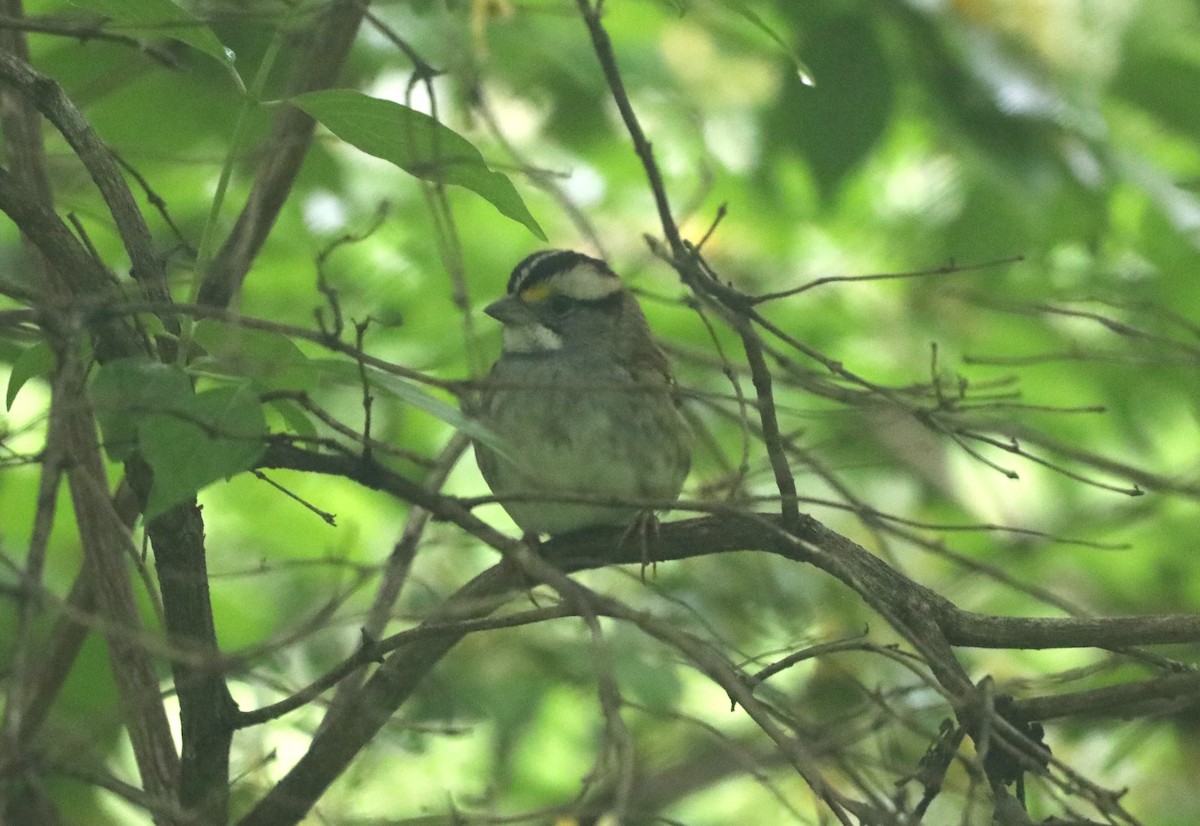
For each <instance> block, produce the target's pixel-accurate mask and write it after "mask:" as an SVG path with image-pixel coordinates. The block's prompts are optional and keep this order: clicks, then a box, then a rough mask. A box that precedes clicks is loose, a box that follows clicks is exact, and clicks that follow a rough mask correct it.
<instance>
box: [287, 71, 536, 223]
mask: <svg viewBox="0 0 1200 826" xmlns="http://www.w3.org/2000/svg"><path fill="white" fill-rule="evenodd" d="M291 103H293V104H294V105H296V106H298V107H300V108H301V109H303V110H304V111H305V112H307V113H308V114H310V115H312V116H313V117H314V118H316V119H317V120H318V121H320V122H321V123H322V124H323V125H324V126H325V128H326V129H328V130H329V131H330V132H332V133H333V134H335V135H337V136H338V137H339V138H341V139H342V140H344V141H346V142H347V143H349V144H351V145H352V146H355V147H357V148H358V149H361V150H362V151H363V152H366V153H367V154H368V155H374V156H375V157H377V158H382V159H383V160H385V161H388V162H389V163H392V164H395V165H396V166H398V167H400V168H401V169H403V170H404V171H405V172H407V173H409V174H410V175H413V176H415V177H417V178H421V179H422V180H426V181H434V182H436V183H446V184H456V185H458V186H461V187H465V188H467V189H469V190H471V191H472V192H474V193H475V194H476V195H479V196H480V197H482V198H484V199H485V200H486V201H487V202H488V203H490V204H491V205H492V206H494V207H495V208H496V209H498V210H500V212H501V214H503V215H505V216H506V217H508V218H511V219H512V220H514V221H516V222H517V223H519V224H524V225H525V227H527V228H528V229H529V231H530V232H532V233H533V234H534V235H536V236H537V237H538V238H540V239H542V240H543V241H544V240H546V234H545V233H544V232H542V228H541V227H540V226H538V223H537V221H536V220H534V218H533V215H532V214H530V212H529V208H528V207H526V206H525V202H524V201H523V200H521V196H520V194H518V193H517V189H516V187H514V186H513V184H512V181H510V180H509V179H508V178H507V177H506V176H505V175H503V174H501V173H499V172H495V171H493V170H491V169H489V168H488V165H487V162H486V161H484V159H483V155H481V154H480V152H479V150H478V149H476V148H475V147H474V146H473V145H472V144H471V142H470V141H468V140H467V139H466V138H464V137H463V136H462V135H459V134H458V133H457V132H455V131H454V130H453V129H450V128H448V127H446V126H443V125H442V124H441V123H439V122H438V121H437V120H435V119H434V118H431V117H430V116H429V115H426V114H424V113H423V112H418V111H416V110H415V109H410V108H409V107H407V106H403V105H401V104H399V103H394V102H392V101H390V100H380V99H379V98H373V97H370V96H368V95H364V94H361V93H359V92H353V91H349V90H343V89H332V90H328V91H323V92H309V93H307V94H303V95H299V96H297V97H295V98H292V99H291Z"/></svg>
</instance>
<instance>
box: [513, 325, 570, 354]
mask: <svg viewBox="0 0 1200 826" xmlns="http://www.w3.org/2000/svg"><path fill="white" fill-rule="evenodd" d="M502 335H503V336H504V352H506V353H545V352H548V351H551V350H561V349H562V338H561V337H560V336H559V335H558V333H556V332H554V331H553V330H551V329H550V328H549V327H546V326H545V325H542V324H505V325H504V331H503V333H502Z"/></svg>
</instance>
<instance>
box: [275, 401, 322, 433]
mask: <svg viewBox="0 0 1200 826" xmlns="http://www.w3.org/2000/svg"><path fill="white" fill-rule="evenodd" d="M267 407H268V408H270V409H271V410H273V411H274V412H275V413H277V414H278V415H279V418H281V419H283V423H284V424H285V425H287V428H288V430H290V431H292V432H293V433H295V434H296V435H297V436H306V437H308V438H316V436H317V427H316V425H315V424H313V420H312V418H311V417H310V416H309V415H308V412H307V411H306V410H305V409H304V408H303V407H301V406H300V405H298V404H296V403H295V402H294V401H292V400H291V399H274V400H273V401H271V402H269V403H268V404H267Z"/></svg>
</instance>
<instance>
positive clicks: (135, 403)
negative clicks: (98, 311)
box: [89, 358, 192, 462]
mask: <svg viewBox="0 0 1200 826" xmlns="http://www.w3.org/2000/svg"><path fill="white" fill-rule="evenodd" d="M89 392H90V395H91V398H92V406H93V408H94V409H95V412H96V420H97V421H98V422H99V423H100V431H101V433H103V434H104V449H105V451H106V452H107V453H108V456H109V458H110V459H112V460H113V461H114V462H121V461H124V460H125V459H128V458H129V456H130V455H131V454H132V453H133V452H134V450H135V449H136V448H137V436H138V434H137V427H138V424H139V423H140V422H141V421H143V420H144V419H145V418H146V417H148V416H151V415H153V414H155V413H158V412H161V411H163V410H171V409H175V408H178V407H180V406H182V405H185V404H186V403H187V401H188V400H189V399H190V398H191V397H192V382H191V380H190V379H189V378H188V377H187V375H186V374H185V373H184V372H183V371H182V370H180V369H178V368H176V367H172V366H170V365H167V364H161V363H159V362H156V361H149V360H147V359H134V358H131V359H117V360H116V361H111V362H109V363H108V364H104V365H101V366H100V367H99V368H98V369H97V370H96V374H95V375H94V376H93V377H92V381H91V385H90V388H89Z"/></svg>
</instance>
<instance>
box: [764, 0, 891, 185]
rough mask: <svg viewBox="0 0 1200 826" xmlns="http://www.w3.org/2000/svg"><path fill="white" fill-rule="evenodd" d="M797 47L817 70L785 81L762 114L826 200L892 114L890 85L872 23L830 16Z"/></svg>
mask: <svg viewBox="0 0 1200 826" xmlns="http://www.w3.org/2000/svg"><path fill="white" fill-rule="evenodd" d="M803 49H804V55H805V57H806V58H808V61H809V65H811V66H812V67H813V69H812V70H813V72H815V73H816V74H815V76H816V77H818V78H820V84H819V85H816V86H809V85H805V84H804V83H803V81H802V80H793V81H791V82H789V83H786V84H784V87H783V90H782V93H781V94H780V96H779V100H778V101H777V103H776V108H775V111H774V112H772V113H771V114H770V115H769V116H768V131H769V133H770V140H771V143H772V144H774V145H775V146H779V147H787V148H788V149H790V150H798V151H799V152H800V153H801V155H802V156H803V157H804V158H805V159H806V160H807V161H808V164H809V168H810V169H811V170H812V174H813V177H814V178H815V180H816V183H817V186H818V188H819V189H820V192H821V196H822V197H823V198H824V199H825V200H826V201H829V200H831V199H832V198H833V197H834V196H835V195H836V194H837V193H838V191H839V190H840V189H841V186H842V184H843V183H844V181H845V179H846V177H847V176H848V175H849V174H850V173H851V172H852V171H853V170H854V169H855V168H856V167H858V166H859V164H861V163H862V162H863V160H864V159H866V157H867V156H868V155H869V154H870V152H871V151H872V150H873V149H874V148H875V146H876V144H877V143H878V142H879V139H880V138H881V137H882V135H883V134H884V130H885V129H886V127H887V125H888V123H889V121H890V120H891V117H892V109H893V103H894V95H895V92H894V88H893V82H892V77H891V74H890V72H891V69H890V67H889V65H888V63H887V59H886V55H885V54H884V51H883V45H882V43H881V42H880V40H879V37H878V35H877V34H876V32H875V30H874V28H873V27H872V26H871V25H870V24H869V23H867V22H865V21H863V20H861V19H859V18H856V17H848V16H847V17H837V18H834V19H832V20H829V21H826V22H824V23H822V24H821V25H819V26H816V27H814V28H812V29H810V30H809V31H807V32H806V38H805V43H804V46H803Z"/></svg>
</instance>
